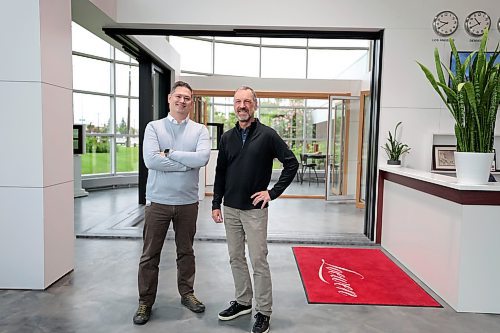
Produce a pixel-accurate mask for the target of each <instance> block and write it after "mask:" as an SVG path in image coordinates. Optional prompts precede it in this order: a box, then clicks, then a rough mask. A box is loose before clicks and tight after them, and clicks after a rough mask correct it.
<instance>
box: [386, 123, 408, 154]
mask: <svg viewBox="0 0 500 333" xmlns="http://www.w3.org/2000/svg"><path fill="white" fill-rule="evenodd" d="M399 125H401V122H399V123H397V125H396V127H395V128H394V136H392V133H391V131H389V136H388V137H387V142H386V143H385V145H383V146H382V148H383V149H384V150H385V152H386V153H387V157H389V160H391V161H399V158H400V157H401V155H403V154H406V153H408V152H409V151H410V149H411V148H410V147H408V145H407V144H406V143H402V142H399V141H398V140H397V139H396V135H397V134H398V127H399Z"/></svg>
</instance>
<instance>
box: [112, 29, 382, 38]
mask: <svg viewBox="0 0 500 333" xmlns="http://www.w3.org/2000/svg"><path fill="white" fill-rule="evenodd" d="M312 29H313V28H312ZM318 29H320V28H318ZM103 31H104V32H105V33H106V34H107V35H109V36H111V37H113V36H114V35H121V36H126V35H149V36H219V37H268V38H318V39H370V40H375V39H379V38H380V36H381V33H382V30H377V31H372V30H369V31H333V30H332V31H326V30H303V29H297V30H293V29H281V30H279V29H278V30H276V29H271V28H270V29H233V30H200V29H192V30H182V29H179V30H176V29H152V28H144V29H141V28H112V27H105V28H103ZM113 38H114V37H113Z"/></svg>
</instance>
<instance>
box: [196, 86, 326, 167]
mask: <svg viewBox="0 0 500 333" xmlns="http://www.w3.org/2000/svg"><path fill="white" fill-rule="evenodd" d="M203 98H204V99H205V103H207V106H208V107H207V111H208V113H209V114H208V120H209V122H212V123H222V124H224V131H227V130H229V129H231V128H233V127H234V125H235V123H236V116H235V114H234V108H233V97H209V96H205V97H203ZM258 102H259V109H258V110H257V111H256V113H255V116H256V117H257V118H259V120H260V121H261V122H262V123H263V124H265V125H267V126H270V127H272V128H273V129H274V130H276V132H278V134H279V135H280V136H281V137H282V138H283V140H284V141H285V142H286V143H287V144H288V146H289V147H290V149H291V150H292V151H293V152H294V154H295V156H296V157H297V159H298V160H300V154H301V153H322V154H326V143H327V126H328V123H327V121H328V99H304V98H259V99H258ZM324 167H325V166H324V165H319V166H318V168H319V169H324ZM273 168H274V169H280V168H281V164H280V163H279V161H275V162H274V165H273Z"/></svg>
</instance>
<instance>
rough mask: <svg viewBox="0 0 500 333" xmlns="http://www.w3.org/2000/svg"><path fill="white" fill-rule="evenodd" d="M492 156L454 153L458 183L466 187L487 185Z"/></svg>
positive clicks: (489, 154) (491, 154) (490, 154)
mask: <svg viewBox="0 0 500 333" xmlns="http://www.w3.org/2000/svg"><path fill="white" fill-rule="evenodd" d="M493 154H494V153H464V152H455V168H456V169H457V181H458V183H459V184H466V185H482V184H487V183H488V178H489V176H490V168H491V163H492V162H493Z"/></svg>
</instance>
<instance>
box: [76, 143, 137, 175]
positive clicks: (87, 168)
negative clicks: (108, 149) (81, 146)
mask: <svg viewBox="0 0 500 333" xmlns="http://www.w3.org/2000/svg"><path fill="white" fill-rule="evenodd" d="M138 166H139V147H123V146H119V148H118V151H117V152H116V172H131V171H138V168H139V167H138ZM110 172H111V154H110V153H86V154H83V155H82V174H83V175H88V174H93V173H110Z"/></svg>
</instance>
